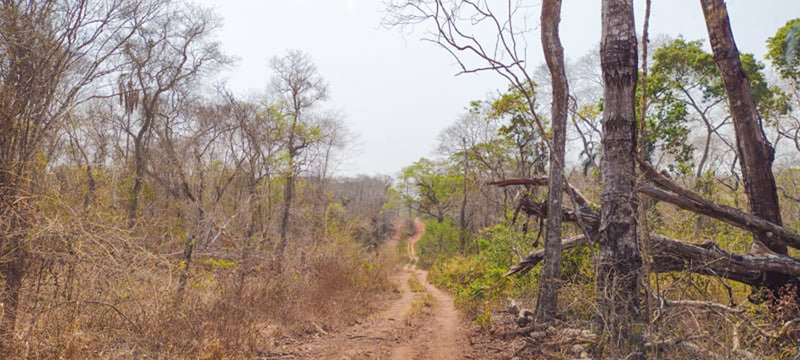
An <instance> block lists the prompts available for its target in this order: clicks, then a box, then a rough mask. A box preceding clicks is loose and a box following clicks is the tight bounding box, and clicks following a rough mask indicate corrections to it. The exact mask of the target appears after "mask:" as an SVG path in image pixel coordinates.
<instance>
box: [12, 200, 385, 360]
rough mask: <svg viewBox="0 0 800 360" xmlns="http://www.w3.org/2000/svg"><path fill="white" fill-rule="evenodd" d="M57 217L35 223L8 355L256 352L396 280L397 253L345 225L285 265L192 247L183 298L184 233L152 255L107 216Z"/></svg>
mask: <svg viewBox="0 0 800 360" xmlns="http://www.w3.org/2000/svg"><path fill="white" fill-rule="evenodd" d="M62 210H63V209H62ZM45 213H50V212H42V214H45ZM57 214H58V215H57V216H49V217H45V216H42V217H40V218H39V222H38V223H37V224H32V225H35V226H32V227H31V228H33V229H37V231H36V232H35V233H32V235H31V236H30V241H29V242H28V245H29V251H30V253H31V254H32V255H33V256H32V259H33V260H31V261H30V263H29V264H28V276H27V277H26V278H25V281H24V284H23V288H22V292H21V296H22V298H21V300H20V303H21V304H22V306H21V307H20V310H19V318H18V321H17V328H16V333H17V341H16V342H15V348H14V349H12V351H13V353H8V354H6V357H7V358H31V359H55V358H63V359H85V358H115V359H116V358H186V359H189V358H191V359H231V358H252V357H257V356H259V355H260V354H265V353H268V352H270V351H271V349H272V347H273V344H274V341H276V340H279V338H280V337H282V336H285V335H287V334H293V335H294V336H297V335H299V334H302V333H304V332H306V331H309V330H313V331H318V329H320V328H332V327H336V326H340V325H342V324H346V323H348V322H349V321H351V320H353V318H355V317H358V316H361V315H363V314H365V313H366V312H367V311H368V309H369V308H370V306H373V305H374V300H375V299H376V298H377V297H378V296H379V295H381V294H383V293H384V292H386V291H387V290H389V288H390V287H391V285H390V282H389V280H388V278H389V273H390V270H389V269H388V268H387V266H388V265H387V264H390V263H391V259H392V258H393V256H390V255H393V254H388V255H387V253H385V252H379V253H376V252H369V251H367V250H365V248H364V246H362V245H359V244H357V243H356V242H355V241H354V240H353V239H352V238H351V237H350V236H349V234H346V233H344V234H339V235H337V236H336V237H332V238H331V239H329V240H327V241H324V242H321V243H319V244H318V245H317V246H312V245H307V246H306V245H304V243H301V244H298V243H297V242H294V243H293V246H290V248H289V249H288V255H289V256H288V257H287V260H286V265H285V267H284V269H285V271H283V272H281V273H275V272H274V271H273V270H271V269H270V267H269V263H270V261H269V260H270V257H269V256H268V254H269V253H268V251H269V249H258V250H259V251H258V252H257V254H256V255H252V256H251V257H250V258H248V259H246V260H245V261H241V256H240V255H239V254H240V253H241V252H240V250H241V249H238V248H236V247H231V246H227V247H226V246H219V247H217V248H208V249H199V250H197V251H196V256H195V258H194V259H193V261H192V263H191V265H190V267H189V275H190V276H189V281H188V285H187V287H186V289H185V292H184V293H183V295H182V296H181V297H180V298H179V297H178V296H177V289H178V283H179V278H180V276H181V274H182V273H183V272H184V271H185V270H184V268H183V264H182V255H181V254H182V251H180V250H181V249H180V248H179V247H178V244H180V241H175V239H172V240H170V241H167V242H171V243H172V244H173V247H172V250H171V251H169V252H164V253H155V252H153V251H152V250H150V248H148V247H145V246H143V245H142V244H147V243H148V239H147V238H142V237H137V236H133V235H131V232H129V231H128V230H121V229H120V228H119V227H118V226H115V225H114V224H113V223H111V224H109V223H100V222H97V221H96V220H93V219H96V218H95V217H91V216H83V215H82V214H80V213H72V212H70V211H66V210H63V211H59V212H57ZM106 219H108V217H106ZM167 225H168V224H167ZM162 229H163V228H162ZM149 230H150V232H155V230H154V229H149ZM176 238H177V237H176Z"/></svg>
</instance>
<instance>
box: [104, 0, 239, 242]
mask: <svg viewBox="0 0 800 360" xmlns="http://www.w3.org/2000/svg"><path fill="white" fill-rule="evenodd" d="M219 26H220V23H219V21H218V19H217V18H216V17H215V16H214V15H213V14H212V13H211V12H209V11H208V10H205V9H201V8H198V7H194V6H190V5H184V4H177V3H176V4H165V6H164V7H163V9H160V11H159V13H158V16H156V17H155V19H154V20H153V21H152V22H151V23H149V24H147V26H144V27H142V28H141V29H140V30H139V31H137V32H136V34H135V36H133V37H131V39H130V40H129V41H128V42H127V43H126V44H125V51H124V58H123V59H122V61H123V65H122V66H123V68H124V70H123V72H122V73H121V75H120V76H119V80H118V84H119V98H120V103H121V104H122V105H123V106H124V110H125V113H126V115H128V116H135V119H134V120H133V121H132V123H131V124H129V126H126V128H125V131H126V132H127V133H128V135H129V136H130V138H131V139H132V140H133V175H134V182H133V188H132V189H131V197H130V202H129V204H128V226H129V227H132V226H134V225H135V224H136V221H137V213H138V210H139V195H140V193H141V192H142V187H143V185H144V174H145V170H146V166H147V151H148V147H149V146H150V142H151V139H152V137H153V133H154V128H155V126H156V122H157V121H158V120H159V119H169V115H168V114H169V113H170V112H175V111H176V106H177V105H178V104H180V102H181V101H180V97H181V96H182V93H181V92H180V90H181V89H183V88H185V87H187V86H189V85H190V84H196V81H197V80H198V79H199V78H200V77H202V76H203V75H206V74H208V72H209V71H211V70H213V69H216V68H218V67H219V66H221V65H224V64H226V63H227V62H228V61H229V60H228V59H227V58H226V57H225V56H224V55H223V54H222V53H221V52H220V50H219V44H218V43H217V42H216V41H213V40H212V39H211V34H212V33H213V32H214V31H215V30H216V29H217V28H218V27H219Z"/></svg>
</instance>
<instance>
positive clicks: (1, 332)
mask: <svg viewBox="0 0 800 360" xmlns="http://www.w3.org/2000/svg"><path fill="white" fill-rule="evenodd" d="M158 3H159V2H158V1H156V0H154V1H150V0H136V1H122V0H119V1H117V0H111V1H92V0H42V1H4V2H2V4H0V102H1V103H0V216H1V217H2V218H1V219H0V224H3V225H0V252H2V256H1V257H2V258H3V259H4V261H3V263H2V264H0V272H2V274H3V275H4V277H5V280H6V281H5V291H4V292H3V299H2V303H3V304H4V306H5V309H4V312H3V317H2V320H1V321H0V337H2V340H3V343H2V345H3V346H7V345H9V341H10V340H11V339H12V335H13V331H14V325H15V323H16V313H17V309H18V305H19V291H20V287H21V285H22V280H23V277H24V276H25V272H26V262H27V261H28V259H27V257H28V254H27V250H26V249H27V244H26V243H25V239H26V238H27V236H26V235H25V234H26V231H27V230H28V228H29V227H30V226H32V221H33V220H35V215H34V213H33V211H34V209H33V208H31V207H29V205H31V201H30V200H31V197H30V196H28V195H32V194H31V193H30V192H29V191H31V190H35V188H36V187H35V181H33V178H34V176H35V175H36V172H35V171H34V170H35V169H34V167H33V166H32V164H33V162H34V159H35V156H36V154H37V152H44V151H45V148H44V147H45V145H46V144H47V143H48V142H50V141H52V140H53V139H54V134H55V133H56V132H57V131H58V130H59V129H60V128H61V126H63V125H64V121H65V119H66V118H67V117H68V116H69V114H70V113H71V112H72V111H73V110H74V109H75V107H76V106H78V105H79V104H81V103H83V102H85V101H87V100H88V99H91V98H94V97H95V96H96V94H97V92H92V91H86V90H87V89H89V88H91V87H92V86H93V85H98V83H99V82H100V80H102V79H104V78H106V77H107V76H108V75H109V74H111V73H113V72H114V71H116V67H115V66H114V65H113V63H112V62H111V60H113V59H114V58H115V57H117V56H119V55H120V53H121V51H122V50H123V49H124V44H126V43H127V41H128V40H129V39H130V38H131V37H132V36H133V35H134V33H136V32H137V31H139V29H140V27H141V26H142V24H143V23H145V22H147V21H149V20H150V17H149V16H148V15H149V14H150V13H149V9H151V8H153V7H158ZM130 14H141V17H140V18H138V19H134V18H133V17H132V16H130Z"/></svg>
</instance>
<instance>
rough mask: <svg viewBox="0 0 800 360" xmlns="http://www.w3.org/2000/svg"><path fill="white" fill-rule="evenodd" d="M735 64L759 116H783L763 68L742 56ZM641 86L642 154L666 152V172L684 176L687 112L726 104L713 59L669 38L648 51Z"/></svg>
mask: <svg viewBox="0 0 800 360" xmlns="http://www.w3.org/2000/svg"><path fill="white" fill-rule="evenodd" d="M741 61H742V66H743V67H744V70H745V73H746V74H747V77H748V79H749V81H750V87H751V89H752V93H753V100H754V102H755V103H756V106H757V107H758V109H759V113H760V114H761V115H762V117H764V118H765V119H771V118H775V117H776V115H779V114H784V113H786V111H788V105H787V100H786V96H785V94H783V93H782V92H781V91H780V90H779V89H778V88H776V87H771V86H769V84H768V83H767V81H766V78H765V76H764V71H763V70H764V65H763V64H762V63H760V62H759V61H757V60H756V59H755V57H754V56H753V55H752V54H742V55H741ZM647 87H648V89H647V91H648V94H649V95H648V98H649V103H650V107H649V108H650V110H649V111H648V114H647V119H646V124H645V126H646V137H645V140H644V146H645V154H646V155H647V157H648V158H651V157H652V156H653V155H654V153H655V152H656V151H659V152H661V153H666V154H669V155H670V156H671V157H672V159H673V162H672V163H671V164H670V165H669V167H670V170H671V171H672V172H673V173H676V174H680V175H688V174H689V172H690V169H691V167H692V166H693V165H692V154H693V151H694V149H693V148H692V146H691V145H690V144H689V141H688V136H689V133H690V130H689V128H690V127H689V121H690V120H691V118H692V116H690V112H691V113H692V114H693V115H694V116H710V114H711V111H712V110H713V109H716V108H717V107H723V106H725V104H726V98H725V88H724V84H723V81H722V77H721V76H720V74H719V72H718V70H717V67H716V65H715V63H714V57H713V56H712V54H710V53H709V52H707V51H705V50H704V49H703V44H702V42H701V41H699V40H695V41H687V40H684V39H683V38H677V39H674V40H672V41H670V42H668V43H666V44H665V45H663V46H661V47H659V48H658V49H656V50H655V52H654V53H653V66H652V67H651V68H650V74H649V75H648V81H647ZM637 91H641V89H637ZM638 98H640V96H637V99H638ZM637 108H638V107H637Z"/></svg>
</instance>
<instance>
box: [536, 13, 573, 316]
mask: <svg viewBox="0 0 800 360" xmlns="http://www.w3.org/2000/svg"><path fill="white" fill-rule="evenodd" d="M560 21H561V0H544V1H543V2H542V18H541V24H542V48H543V50H544V57H545V60H546V61H547V67H548V69H549V70H550V76H551V78H552V87H553V99H552V104H551V117H552V129H551V133H552V142H551V145H552V148H551V151H550V174H549V181H548V194H547V204H548V207H549V211H548V216H547V230H546V233H545V240H544V251H545V260H544V265H543V266H542V272H541V275H540V276H539V291H538V295H537V302H536V321H537V322H543V321H547V320H550V319H552V318H555V317H556V315H557V314H558V289H559V288H560V282H561V279H560V272H561V211H560V210H561V201H562V199H563V191H564V151H565V149H564V146H565V141H566V132H567V130H566V129H567V110H568V109H567V105H568V104H567V101H568V99H569V89H568V84H567V74H566V70H565V67H564V48H563V47H562V46H561V39H560V38H559V34H558V25H559V22H560Z"/></svg>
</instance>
